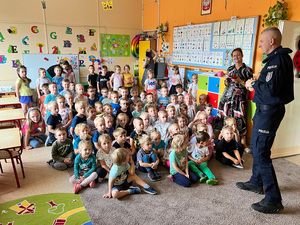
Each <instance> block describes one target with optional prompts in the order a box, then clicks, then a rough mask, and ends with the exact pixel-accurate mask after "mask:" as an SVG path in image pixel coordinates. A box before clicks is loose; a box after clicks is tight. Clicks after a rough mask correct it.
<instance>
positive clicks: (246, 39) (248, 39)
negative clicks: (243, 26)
mask: <svg viewBox="0 0 300 225" xmlns="http://www.w3.org/2000/svg"><path fill="white" fill-rule="evenodd" d="M251 45H252V35H251V34H248V35H244V36H243V50H244V49H251Z"/></svg>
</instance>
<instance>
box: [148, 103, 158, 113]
mask: <svg viewBox="0 0 300 225" xmlns="http://www.w3.org/2000/svg"><path fill="white" fill-rule="evenodd" d="M152 108H153V109H156V106H155V105H154V104H149V105H148V107H147V111H148V112H149V109H152Z"/></svg>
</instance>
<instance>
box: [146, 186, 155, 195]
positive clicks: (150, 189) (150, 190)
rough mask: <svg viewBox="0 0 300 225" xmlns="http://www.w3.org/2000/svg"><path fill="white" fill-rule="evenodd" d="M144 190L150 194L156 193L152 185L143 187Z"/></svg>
mask: <svg viewBox="0 0 300 225" xmlns="http://www.w3.org/2000/svg"><path fill="white" fill-rule="evenodd" d="M144 191H145V192H146V193H148V194H150V195H156V194H157V191H155V190H154V189H153V188H152V187H148V188H144Z"/></svg>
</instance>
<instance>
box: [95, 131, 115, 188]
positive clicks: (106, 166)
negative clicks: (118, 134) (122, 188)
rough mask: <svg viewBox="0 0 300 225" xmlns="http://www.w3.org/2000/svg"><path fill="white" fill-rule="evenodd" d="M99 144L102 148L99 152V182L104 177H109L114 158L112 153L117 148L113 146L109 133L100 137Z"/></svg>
mask: <svg viewBox="0 0 300 225" xmlns="http://www.w3.org/2000/svg"><path fill="white" fill-rule="evenodd" d="M98 144H99V146H100V148H99V149H98V152H97V155H96V157H97V160H98V165H99V166H98V167H97V169H96V172H97V174H98V182H99V183H100V182H102V181H103V179H108V177H109V172H110V169H111V167H112V164H113V162H112V158H111V154H112V153H113V151H114V150H115V148H114V147H112V146H111V139H110V137H109V135H108V134H103V135H101V136H100V137H99V139H98Z"/></svg>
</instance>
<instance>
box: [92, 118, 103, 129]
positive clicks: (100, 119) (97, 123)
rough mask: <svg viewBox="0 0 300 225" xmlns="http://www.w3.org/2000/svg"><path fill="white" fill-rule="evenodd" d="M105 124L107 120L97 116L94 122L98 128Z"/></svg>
mask: <svg viewBox="0 0 300 225" xmlns="http://www.w3.org/2000/svg"><path fill="white" fill-rule="evenodd" d="M102 123H104V124H105V119H104V118H103V117H100V116H97V117H96V119H95V120H94V124H95V126H96V127H98V125H99V124H102Z"/></svg>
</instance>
